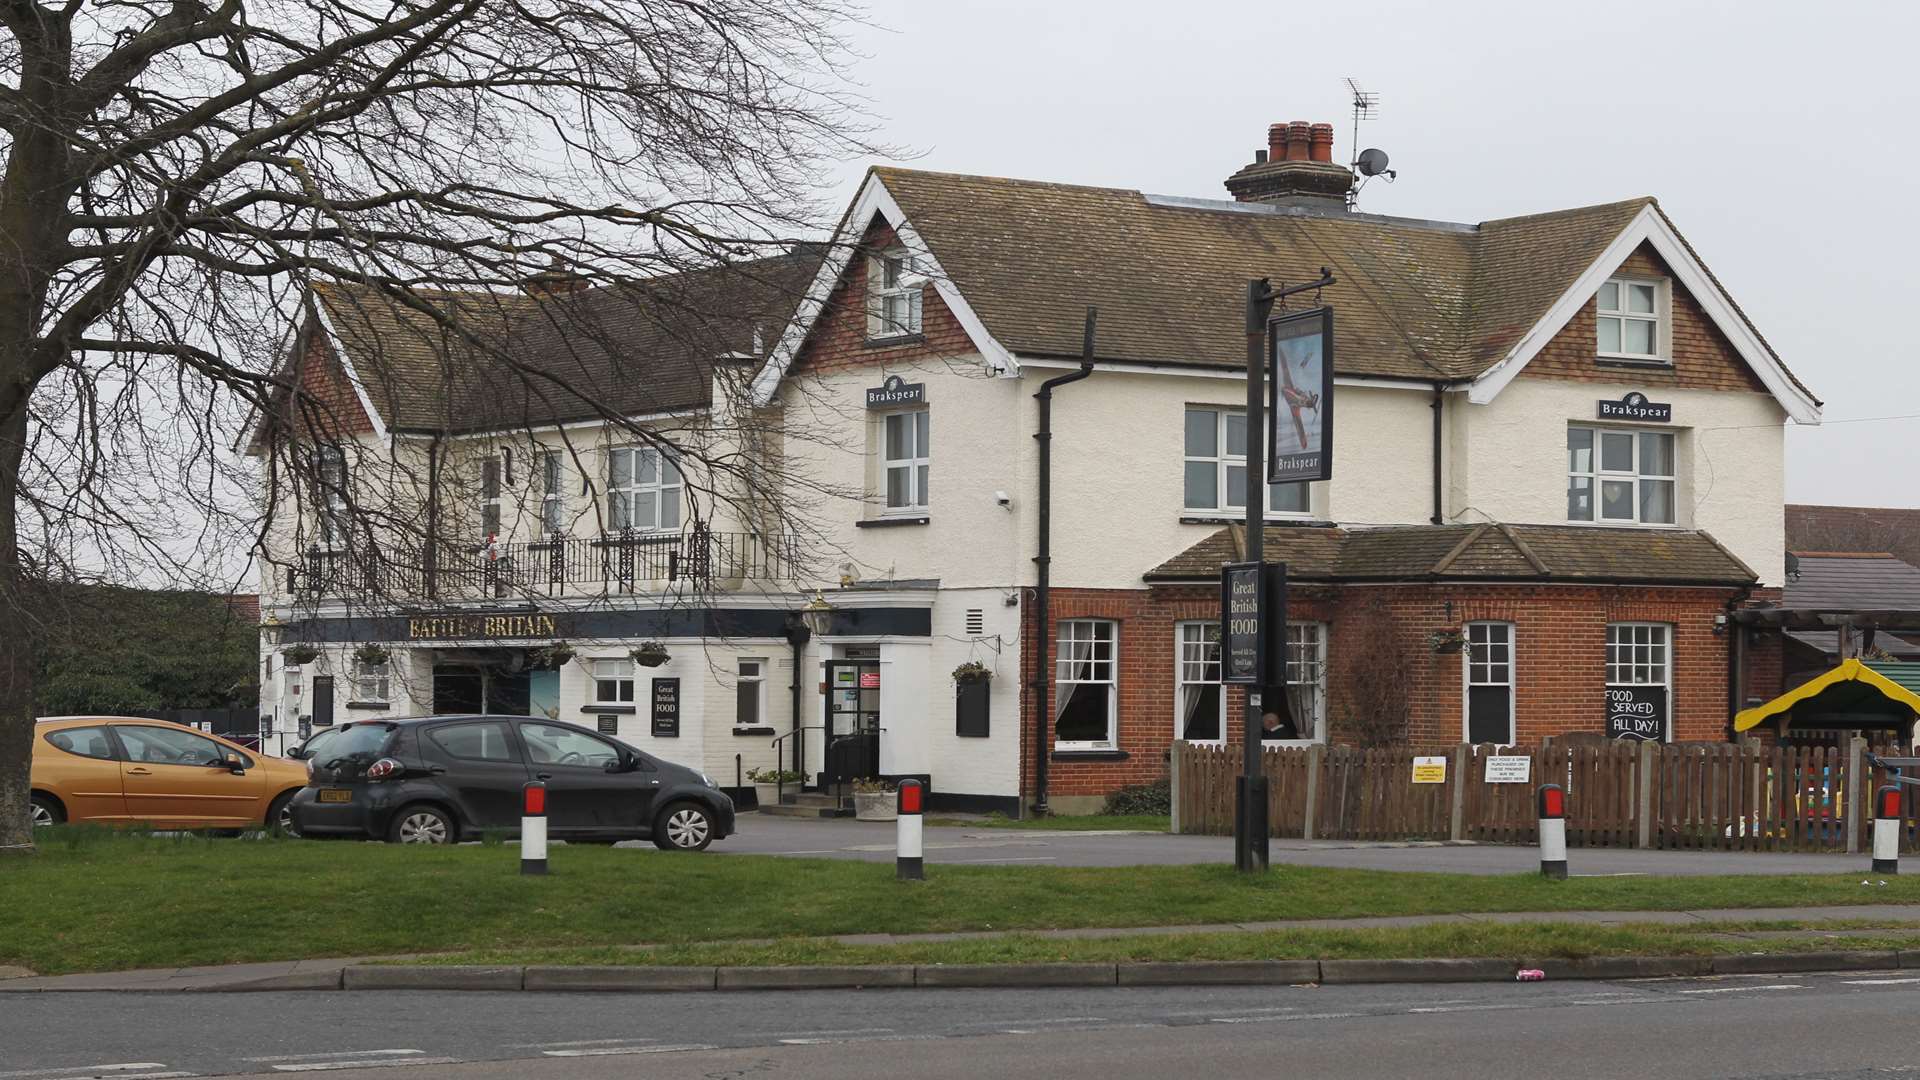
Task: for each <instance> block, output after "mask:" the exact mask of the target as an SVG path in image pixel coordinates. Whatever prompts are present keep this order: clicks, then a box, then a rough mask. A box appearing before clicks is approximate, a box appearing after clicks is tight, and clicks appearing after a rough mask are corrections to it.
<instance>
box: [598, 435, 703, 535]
mask: <svg viewBox="0 0 1920 1080" xmlns="http://www.w3.org/2000/svg"><path fill="white" fill-rule="evenodd" d="M683 486H684V481H682V479H681V477H680V470H679V468H678V467H676V466H675V465H674V463H673V461H672V459H670V458H668V457H667V456H665V455H663V454H662V453H661V452H660V451H658V450H655V449H653V448H651V447H627V448H623V449H620V450H615V451H613V453H612V455H611V458H610V468H609V475H608V478H607V523H608V525H610V526H611V527H612V528H613V529H615V530H617V531H624V530H626V529H636V530H640V531H643V532H652V531H664V530H667V529H678V528H679V527H680V491H681V488H682V487H683Z"/></svg>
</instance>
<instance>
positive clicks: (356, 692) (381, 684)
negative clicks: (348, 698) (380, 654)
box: [353, 660, 393, 702]
mask: <svg viewBox="0 0 1920 1080" xmlns="http://www.w3.org/2000/svg"><path fill="white" fill-rule="evenodd" d="M392 686H393V664H392V661H391V660H382V661H380V662H379V663H377V664H373V663H368V662H367V661H365V660H355V661H354V662H353V700H355V701H367V702H374V701H382V702H384V701H388V700H391V699H390V698H388V697H387V693H388V691H389V690H390V689H391V688H392Z"/></svg>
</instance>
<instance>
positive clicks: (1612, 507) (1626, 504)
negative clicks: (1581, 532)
mask: <svg viewBox="0 0 1920 1080" xmlns="http://www.w3.org/2000/svg"><path fill="white" fill-rule="evenodd" d="M1567 520H1568V521H1598V522H1602V523H1610V524H1615V525H1672V524H1673V523H1674V475H1673V432H1671V431H1630V430H1623V429H1617V428H1588V427H1570V428H1568V429H1567Z"/></svg>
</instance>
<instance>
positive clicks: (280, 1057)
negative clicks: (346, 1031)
mask: <svg viewBox="0 0 1920 1080" xmlns="http://www.w3.org/2000/svg"><path fill="white" fill-rule="evenodd" d="M424 1053H426V1051H425V1050H336V1051H334V1052H333V1053H331V1054H277V1055H275V1056H273V1057H243V1058H241V1059H240V1060H241V1061H319V1060H321V1059H322V1058H325V1059H326V1060H328V1061H332V1060H334V1059H336V1058H356V1057H410V1056H412V1055H414V1054H424Z"/></svg>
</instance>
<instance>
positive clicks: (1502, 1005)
mask: <svg viewBox="0 0 1920 1080" xmlns="http://www.w3.org/2000/svg"><path fill="white" fill-rule="evenodd" d="M1539 1007H1540V1006H1538V1005H1535V1004H1534V1003H1532V1002H1519V1001H1513V1002H1506V1001H1502V1002H1488V1003H1487V1004H1485V1005H1429V1006H1426V1007H1425V1008H1419V1009H1408V1010H1407V1011H1408V1012H1410V1013H1454V1012H1496V1011H1499V1010H1501V1009H1535V1008H1539Z"/></svg>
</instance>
